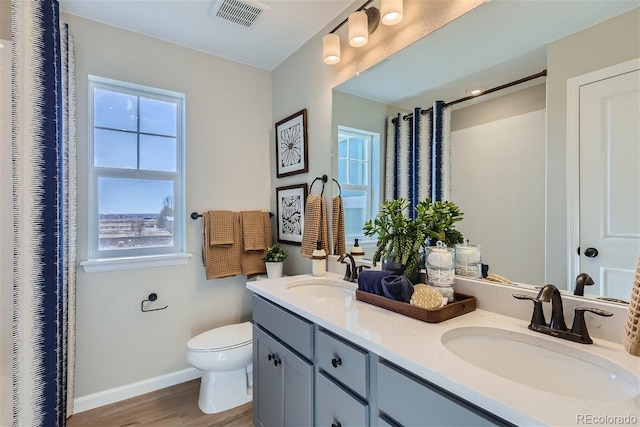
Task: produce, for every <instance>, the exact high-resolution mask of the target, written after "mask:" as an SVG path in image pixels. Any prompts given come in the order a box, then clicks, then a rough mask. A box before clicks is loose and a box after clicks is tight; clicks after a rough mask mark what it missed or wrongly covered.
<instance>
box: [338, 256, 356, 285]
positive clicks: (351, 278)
mask: <svg viewBox="0 0 640 427" xmlns="http://www.w3.org/2000/svg"><path fill="white" fill-rule="evenodd" d="M345 258H348V259H349V263H347V262H345ZM338 262H340V263H342V264H346V265H347V269H346V271H345V274H344V280H346V281H347V282H355V281H356V277H357V274H358V271H357V269H356V260H355V259H353V257H352V256H351V254H342V255H340V257H339V258H338Z"/></svg>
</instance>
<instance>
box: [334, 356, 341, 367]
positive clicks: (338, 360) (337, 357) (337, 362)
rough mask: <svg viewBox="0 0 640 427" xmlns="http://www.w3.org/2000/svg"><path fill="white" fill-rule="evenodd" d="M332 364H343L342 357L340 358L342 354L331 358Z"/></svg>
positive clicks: (335, 365)
mask: <svg viewBox="0 0 640 427" xmlns="http://www.w3.org/2000/svg"><path fill="white" fill-rule="evenodd" d="M331 365H333V367H334V368H337V367H338V366H340V365H342V359H340V356H335V357H334V358H333V359H331Z"/></svg>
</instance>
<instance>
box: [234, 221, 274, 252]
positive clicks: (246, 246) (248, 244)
mask: <svg viewBox="0 0 640 427" xmlns="http://www.w3.org/2000/svg"><path fill="white" fill-rule="evenodd" d="M264 215H265V212H260V211H243V212H240V225H241V226H242V249H243V250H244V251H261V252H264V251H265V250H266V249H267V247H268V245H267V246H265V231H266V230H265V224H264V221H263V220H264ZM266 215H267V216H268V215H269V214H268V213H266ZM269 231H271V227H269Z"/></svg>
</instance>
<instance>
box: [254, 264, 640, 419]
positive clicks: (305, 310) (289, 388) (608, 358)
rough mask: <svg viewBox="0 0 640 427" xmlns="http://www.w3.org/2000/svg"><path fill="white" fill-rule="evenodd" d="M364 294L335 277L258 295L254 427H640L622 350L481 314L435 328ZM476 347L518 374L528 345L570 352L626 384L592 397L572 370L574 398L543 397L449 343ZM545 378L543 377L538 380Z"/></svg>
mask: <svg viewBox="0 0 640 427" xmlns="http://www.w3.org/2000/svg"><path fill="white" fill-rule="evenodd" d="M354 287H355V284H353V283H348V282H345V281H343V280H341V278H340V277H338V276H334V275H331V274H328V275H327V276H326V277H324V278H316V277H312V276H308V275H302V276H292V277H286V278H282V279H274V280H265V281H257V282H248V283H247V288H248V289H250V290H251V291H253V292H254V311H253V313H254V326H253V331H254V350H253V366H254V371H253V372H254V382H253V384H254V389H253V393H254V423H255V425H257V426H275V425H279V426H287V425H291V426H307V425H309V426H311V425H318V426H333V427H337V426H353V425H357V426H398V425H407V426H410V425H420V426H429V425H437V426H445V425H455V426H462V425H469V426H479V425H513V424H515V425H576V424H585V423H586V420H587V417H602V416H609V417H611V416H620V417H624V416H628V417H631V418H629V420H631V421H633V419H634V418H633V417H635V423H638V422H640V421H639V420H638V418H640V391H639V388H640V384H638V378H639V377H640V360H639V359H638V358H636V357H633V356H631V355H629V354H627V353H625V352H624V350H623V349H622V346H621V345H620V344H616V343H612V342H609V341H605V340H601V339H595V340H594V341H595V342H594V344H592V345H589V346H585V345H581V344H576V343H564V342H563V343H561V344H556V343H555V341H559V340H557V339H555V338H552V337H545V336H541V334H536V333H535V332H532V331H529V330H528V329H527V324H528V322H526V321H523V320H521V319H516V318H513V317H509V316H504V315H500V314H496V313H492V312H489V311H485V310H482V309H478V310H476V311H473V312H471V313H468V314H465V315H463V316H460V317H457V318H453V319H450V320H447V321H444V322H442V323H437V324H433V323H425V322H421V321H419V320H416V319H412V318H409V317H406V316H402V315H400V314H398V313H394V312H391V311H388V310H385V309H383V308H380V307H376V306H373V305H370V304H367V303H364V302H361V301H358V300H356V298H355V293H354ZM514 304H518V302H517V301H515V300H514ZM478 331H479V332H478ZM487 331H492V332H490V333H488V332H487ZM485 332H487V333H488V337H486V340H485V338H483V337H482V336H483V334H485ZM476 334H477V335H479V336H480V338H478V337H476V336H474V335H476ZM485 335H486V334H485ZM536 335H540V336H536ZM466 336H471V338H472V339H473V340H479V341H477V343H476V341H470V342H471V343H472V344H471V351H470V352H472V353H473V352H474V347H473V346H474V345H479V346H481V347H482V348H484V349H489V348H490V349H489V350H488V351H487V354H488V355H490V356H491V355H492V354H493V353H492V351H493V349H495V351H497V352H498V351H499V352H502V353H503V354H502V355H501V356H502V358H496V359H500V360H501V362H500V364H501V365H509V363H508V361H509V360H510V357H509V355H508V354H505V353H508V352H509V350H510V343H511V341H510V340H511V339H512V338H513V337H519V338H517V339H520V340H524V341H527V340H529V339H532V340H534V341H535V342H536V344H535V345H536V346H542V347H545V346H546V345H547V344H548V345H549V346H550V347H549V348H553V346H559V347H558V348H561V349H562V352H565V353H566V355H565V356H562V354H561V356H562V357H566V358H569V359H568V360H569V361H571V360H573V359H571V358H577V359H575V360H577V361H578V362H579V363H577V364H578V365H579V364H580V363H583V362H582V359H589V360H590V361H591V362H594V369H600V368H598V366H597V365H599V364H600V365H602V364H604V365H606V366H607V367H608V368H610V369H611V370H612V371H614V372H615V373H616V375H615V376H616V377H619V378H617V379H616V381H615V382H611V383H610V384H609V383H605V382H599V383H598V384H599V386H598V387H600V388H601V389H602V390H588V389H586V388H587V387H585V385H581V384H574V385H572V384H570V383H571V382H572V381H573V377H571V376H570V375H572V374H571V373H570V372H569V371H570V370H567V381H565V382H567V383H569V384H568V385H567V386H566V387H563V386H560V387H559V388H558V390H555V388H554V384H552V383H551V382H550V383H548V384H547V383H542V384H536V383H531V384H533V386H532V385H531V384H528V383H526V381H527V380H526V378H525V379H524V380H514V378H506V377H505V376H504V375H503V373H502V372H498V371H496V372H491V370H490V369H491V368H487V367H486V366H484V367H481V366H479V365H476V364H474V360H471V359H468V360H465V353H464V352H463V353H454V352H453V351H452V348H453V347H451V346H450V345H449V342H451V343H454V342H455V343H456V345H457V346H458V344H457V342H458V341H460V342H462V343H464V341H465V340H461V339H460V337H466ZM502 336H503V338H505V339H502V338H501V337H502ZM447 340H449V341H447ZM456 340H457V341H456ZM500 340H502V341H500ZM501 342H502V344H501ZM504 343H507V344H506V347H504ZM494 345H495V347H492V346H494ZM458 347H459V346H458ZM514 348H515V347H514ZM455 351H461V350H459V348H458V349H457V350H455ZM462 351H464V348H463V350H462ZM460 355H462V356H460ZM511 356H512V357H511V360H513V366H514V369H515V370H516V371H522V372H526V371H527V370H528V369H531V370H533V371H535V370H537V369H539V367H538V368H537V367H536V366H535V365H536V363H537V361H536V360H531V361H529V362H527V361H526V360H523V361H522V362H519V361H518V360H517V355H516V354H513V355H511ZM542 357H544V355H543V356H542ZM590 358H592V359H593V360H591V359H590ZM503 359H504V360H507V362H505V361H504V360H503ZM559 359H561V358H559ZM469 360H471V362H469ZM541 363H542V366H546V365H545V364H548V363H551V364H553V360H552V361H550V362H549V361H543V362H541ZM559 363H562V362H559ZM607 364H609V365H610V366H609V365H607ZM528 365H530V366H528ZM559 366H560V365H559ZM585 366H586V368H584V369H590V368H589V366H591V365H590V364H588V363H585ZM560 367H561V366H560ZM551 368H552V367H550V369H551ZM507 375H508V372H507ZM555 376H556V377H557V376H558V375H555ZM536 377H537V378H540V377H544V373H541V372H533V373H532V375H531V378H536ZM560 380H562V378H560ZM519 381H524V382H525V383H520V382H519ZM620 383H621V385H620ZM547 386H548V387H547ZM587 386H588V385H587ZM608 387H610V388H611V390H607V388H608ZM545 388H548V389H545ZM618 388H620V389H619V390H618ZM609 391H611V392H609ZM532 402H535V404H533V403H532Z"/></svg>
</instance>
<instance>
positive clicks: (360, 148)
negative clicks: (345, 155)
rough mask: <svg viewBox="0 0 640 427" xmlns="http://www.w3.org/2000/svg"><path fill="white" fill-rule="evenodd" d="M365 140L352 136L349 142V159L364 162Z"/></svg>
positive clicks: (365, 154)
mask: <svg viewBox="0 0 640 427" xmlns="http://www.w3.org/2000/svg"><path fill="white" fill-rule="evenodd" d="M366 147H367V140H366V139H364V138H361V137H357V136H352V137H351V139H350V140H349V157H350V158H352V159H358V160H366V158H367V148H366Z"/></svg>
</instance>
